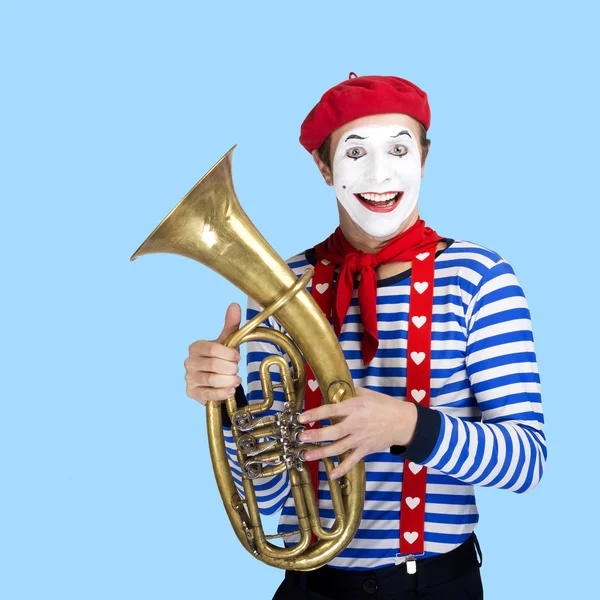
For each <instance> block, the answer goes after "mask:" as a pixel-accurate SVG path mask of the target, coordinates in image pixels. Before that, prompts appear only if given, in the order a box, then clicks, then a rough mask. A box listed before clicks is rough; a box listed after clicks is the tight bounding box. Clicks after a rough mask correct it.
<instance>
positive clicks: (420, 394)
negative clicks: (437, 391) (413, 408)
mask: <svg viewBox="0 0 600 600" xmlns="http://www.w3.org/2000/svg"><path fill="white" fill-rule="evenodd" d="M410 395H411V396H412V397H413V399H414V400H415V401H416V402H421V400H423V398H425V390H411V391H410Z"/></svg>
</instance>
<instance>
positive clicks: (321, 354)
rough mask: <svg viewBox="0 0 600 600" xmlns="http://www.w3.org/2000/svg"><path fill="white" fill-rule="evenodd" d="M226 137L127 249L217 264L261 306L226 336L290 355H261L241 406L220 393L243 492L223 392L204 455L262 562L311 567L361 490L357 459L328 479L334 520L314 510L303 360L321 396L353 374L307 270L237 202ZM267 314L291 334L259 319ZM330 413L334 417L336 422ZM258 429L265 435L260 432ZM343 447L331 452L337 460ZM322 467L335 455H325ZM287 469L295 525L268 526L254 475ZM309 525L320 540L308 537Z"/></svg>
mask: <svg viewBox="0 0 600 600" xmlns="http://www.w3.org/2000/svg"><path fill="white" fill-rule="evenodd" d="M235 147H236V146H233V148H231V149H230V150H229V151H228V152H227V153H226V154H225V155H224V156H223V157H222V158H221V159H220V160H219V161H218V162H217V163H216V164H215V165H214V167H213V168H212V169H210V171H208V173H207V174H206V175H205V176H204V177H203V178H202V179H201V180H200V181H199V182H198V183H197V184H196V185H195V186H194V187H193V188H192V189H191V190H190V191H189V192H188V193H187V194H186V195H185V196H184V197H183V199H182V200H181V201H180V202H179V203H178V204H177V206H176V207H175V208H174V209H173V210H172V211H171V212H170V213H169V214H168V215H167V216H166V217H165V218H164V219H163V221H162V222H161V223H160V224H159V225H158V226H157V227H156V229H155V230H154V231H153V232H152V233H151V234H150V235H149V236H148V238H147V239H146V240H145V241H144V242H143V243H142V245H141V246H140V247H139V248H138V250H137V251H136V252H135V253H134V254H133V256H132V257H131V260H132V261H133V260H135V259H136V258H138V257H139V256H142V255H144V254H153V253H170V254H179V255H182V256H187V257H188V258H191V259H193V260H196V261H198V262H200V263H202V264H204V265H206V266H207V267H210V268H211V269H212V270H214V271H216V272H217V273H219V274H220V275H222V276H223V277H225V278H226V279H228V280H229V281H230V282H231V283H232V284H233V285H235V286H236V287H238V288H239V289H240V290H242V291H243V292H244V293H246V294H247V295H248V296H250V297H251V298H253V299H254V300H255V301H256V302H258V304H260V306H261V307H264V310H263V311H262V312H261V313H260V314H258V315H256V316H255V317H254V318H253V319H251V320H250V321H248V322H247V323H246V324H245V325H244V326H243V327H241V328H240V329H239V330H238V331H236V332H235V333H233V334H232V335H231V336H230V337H229V338H228V339H227V340H226V342H225V345H226V346H228V347H230V348H234V347H236V346H238V345H240V344H241V343H244V342H248V341H250V340H264V341H268V342H271V343H273V344H276V345H278V346H279V347H281V348H282V350H284V352H286V353H287V355H288V356H289V357H290V361H291V364H292V367H293V368H292V369H290V367H289V365H288V363H287V361H286V360H285V359H284V358H283V357H281V356H268V357H266V358H265V359H264V360H263V361H262V363H261V365H260V378H261V386H262V390H263V397H264V400H263V401H261V402H259V403H250V404H249V405H248V406H245V407H243V408H240V409H238V407H237V405H236V402H235V397H234V396H231V397H229V398H227V399H226V400H224V402H225V405H226V408H227V413H228V415H229V417H230V419H231V423H232V434H233V439H234V441H235V443H236V453H237V459H238V462H239V464H240V466H241V468H242V485H243V489H244V498H243V499H242V498H241V497H240V495H239V494H238V491H237V489H236V487H235V483H234V480H233V476H232V473H231V469H230V466H229V463H228V460H227V454H226V449H225V440H224V434H223V422H222V416H221V404H222V402H214V401H210V402H207V405H206V419H207V428H208V442H209V447H210V456H211V460H212V465H213V469H214V473H215V478H216V480H217V486H218V488H219V492H220V494H221V498H222V500H223V504H224V506H225V510H226V511H227V515H228V517H229V520H230V521H231V524H232V526H233V529H234V530H235V533H236V535H237V537H238V538H239V540H240V542H241V543H242V544H243V546H244V547H245V548H246V549H247V550H248V551H249V552H251V553H252V554H253V555H254V556H256V558H258V559H259V560H261V561H262V562H264V563H266V564H268V565H271V566H274V567H278V568H281V569H291V570H299V571H310V570H313V569H317V568H319V567H321V566H323V565H325V564H326V563H328V562H329V561H330V560H331V559H332V558H334V557H335V556H337V555H338V554H339V553H340V552H341V551H342V550H343V549H344V548H345V547H346V546H347V545H348V544H349V543H350V541H351V540H352V538H353V537H354V535H355V534H356V531H357V529H358V526H359V524H360V520H361V516H362V511H363V506H364V497H365V468H364V461H363V460H361V461H359V463H357V464H356V465H355V466H354V467H353V468H352V469H351V470H350V471H349V472H348V473H347V474H346V475H345V476H344V477H342V478H341V479H340V480H333V481H332V480H329V485H330V490H331V499H332V504H333V510H334V514H335V521H334V523H333V525H332V526H331V528H329V529H325V528H324V527H323V526H322V524H321V520H320V518H319V512H318V504H317V499H316V498H315V496H314V493H313V487H312V482H311V479H310V474H309V470H308V468H306V464H305V463H304V459H303V452H304V451H305V450H308V449H310V448H311V447H315V446H314V445H311V444H305V443H302V442H300V441H299V440H298V434H299V433H300V431H302V430H303V427H302V425H300V424H299V423H298V420H297V417H298V415H299V414H300V411H301V410H302V408H303V404H304V389H305V388H304V386H305V383H306V370H305V365H304V359H306V361H307V362H308V364H310V365H311V368H312V369H313V372H314V374H315V376H316V379H317V382H318V384H319V387H320V389H321V392H322V394H323V397H324V399H325V401H327V402H329V403H337V402H342V401H343V400H345V399H347V398H350V397H352V396H354V386H353V383H352V377H351V375H350V371H349V369H348V366H347V364H346V360H345V358H344V355H343V353H342V350H341V347H340V345H339V343H338V340H337V337H336V336H335V334H334V332H333V329H332V327H331V325H330V324H329V322H328V320H327V319H326V317H325V315H324V314H323V312H322V311H321V309H320V308H319V307H318V305H317V303H316V302H315V301H314V299H313V298H312V296H311V295H310V294H309V293H308V292H307V290H306V289H305V286H306V284H307V283H308V281H309V280H310V278H311V276H312V270H311V269H307V270H306V271H305V273H304V274H303V276H302V277H300V278H298V277H296V275H295V274H294V272H293V271H292V270H291V269H290V267H289V266H288V265H287V264H286V263H285V261H283V260H282V259H281V257H280V256H279V255H278V254H277V253H276V252H275V250H273V248H272V247H271V246H270V245H269V243H268V242H267V241H266V240H265V239H264V238H263V236H262V235H261V234H260V232H259V231H258V230H257V229H256V227H255V226H254V224H253V223H252V221H251V220H250V219H249V218H248V215H246V213H245V212H244V211H243V209H242V207H241V205H240V203H239V200H238V198H237V195H236V193H235V191H234V187H233V180H232V175H231V160H232V154H233V150H234V149H235ZM271 315H272V316H273V317H274V318H276V319H277V321H278V322H279V323H280V324H281V325H282V326H283V328H284V329H285V331H286V332H287V333H288V335H285V334H283V333H281V332H279V331H277V330H275V329H273V328H270V327H266V326H263V325H261V323H263V321H264V320H265V319H267V318H268V317H270V316H271ZM273 366H276V367H277V368H279V371H280V374H281V384H280V387H282V388H283V393H284V395H285V403H284V410H283V411H282V412H279V413H276V414H274V415H266V416H263V417H261V416H260V413H262V412H264V411H266V410H269V409H270V408H271V407H272V405H273V401H274V391H273V390H274V388H275V387H277V386H278V385H279V384H275V383H273V382H272V380H271V377H270V368H271V367H273ZM336 421H337V420H336V419H332V422H334V423H335V422H336ZM261 439H264V440H266V441H263V442H261V441H259V440H261ZM343 457H344V455H342V456H340V457H338V458H339V460H342V459H343ZM322 460H323V462H324V465H325V469H326V471H327V473H328V474H329V473H331V471H332V470H333V468H334V463H333V460H332V459H331V458H324V459H322ZM285 470H287V471H288V474H289V480H290V486H291V492H292V495H293V498H294V503H295V507H296V514H297V516H298V526H299V529H297V530H296V531H294V532H291V533H286V534H277V535H265V533H264V531H263V527H262V523H261V518H260V514H259V509H258V503H257V501H256V494H255V490H254V482H255V481H256V480H260V479H261V478H263V477H271V476H273V475H276V474H277V473H282V472H284V471H285ZM311 533H312V534H314V535H315V536H316V538H317V541H316V542H315V543H314V544H312V545H311V543H310V542H311ZM292 534H299V536H300V539H299V541H298V543H297V544H295V545H293V546H290V547H281V546H278V545H275V544H273V543H272V542H271V540H274V539H276V538H283V537H288V536H290V535H292Z"/></svg>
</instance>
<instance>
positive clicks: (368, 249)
mask: <svg viewBox="0 0 600 600" xmlns="http://www.w3.org/2000/svg"><path fill="white" fill-rule="evenodd" d="M338 208H339V212H340V229H341V230H342V233H343V234H344V237H345V238H346V239H347V240H348V241H349V242H350V243H351V244H352V245H353V246H354V247H355V248H356V249H357V250H361V251H362V252H365V253H367V254H375V253H376V252H378V251H379V250H381V248H383V247H384V246H385V245H386V244H387V243H388V242H389V241H390V240H391V239H393V238H395V237H396V236H397V235H399V234H401V233H402V232H403V231H405V230H407V229H408V228H409V227H411V226H412V225H414V224H415V223H416V222H417V220H418V219H419V209H418V206H415V208H414V210H413V211H412V213H411V214H410V215H409V216H408V217H407V218H406V219H405V220H404V221H403V223H402V225H400V228H399V229H398V230H397V231H395V232H394V233H392V234H391V235H388V236H386V237H382V238H381V237H375V236H372V235H369V234H368V233H366V232H365V231H363V230H362V229H361V228H360V227H359V226H358V225H357V224H356V223H355V222H354V221H353V220H352V219H351V218H350V216H349V215H348V213H347V212H346V211H345V210H344V209H343V208H342V206H341V204H339V203H338Z"/></svg>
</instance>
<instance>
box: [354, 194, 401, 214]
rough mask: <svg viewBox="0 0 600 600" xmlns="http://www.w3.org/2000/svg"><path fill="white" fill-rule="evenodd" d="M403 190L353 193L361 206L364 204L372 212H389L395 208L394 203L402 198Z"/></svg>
mask: <svg viewBox="0 0 600 600" xmlns="http://www.w3.org/2000/svg"><path fill="white" fill-rule="evenodd" d="M403 194H404V192H385V193H383V194H377V193H374V192H365V193H363V194H354V195H355V196H356V197H357V198H358V200H359V201H360V203H361V204H362V205H363V206H366V207H367V208H368V209H369V210H371V211H373V212H390V211H392V210H394V208H396V205H397V204H398V202H400V200H401V199H402V196H403Z"/></svg>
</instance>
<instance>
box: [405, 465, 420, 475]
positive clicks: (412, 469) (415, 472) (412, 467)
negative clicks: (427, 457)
mask: <svg viewBox="0 0 600 600" xmlns="http://www.w3.org/2000/svg"><path fill="white" fill-rule="evenodd" d="M408 468H409V469H410V470H411V471H412V472H413V473H414V474H415V475H416V474H417V473H418V472H419V471H420V470H421V469H422V468H423V465H417V464H415V463H414V462H409V463H408Z"/></svg>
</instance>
